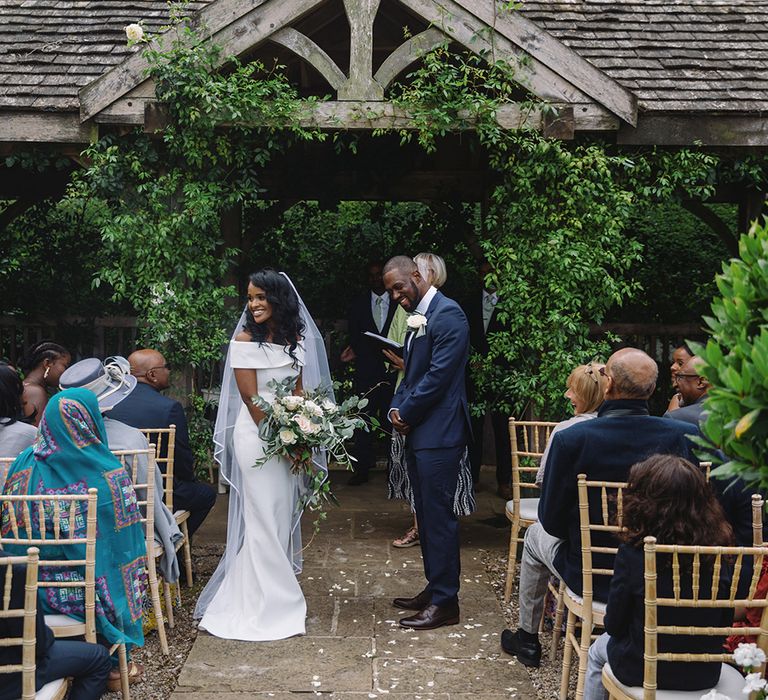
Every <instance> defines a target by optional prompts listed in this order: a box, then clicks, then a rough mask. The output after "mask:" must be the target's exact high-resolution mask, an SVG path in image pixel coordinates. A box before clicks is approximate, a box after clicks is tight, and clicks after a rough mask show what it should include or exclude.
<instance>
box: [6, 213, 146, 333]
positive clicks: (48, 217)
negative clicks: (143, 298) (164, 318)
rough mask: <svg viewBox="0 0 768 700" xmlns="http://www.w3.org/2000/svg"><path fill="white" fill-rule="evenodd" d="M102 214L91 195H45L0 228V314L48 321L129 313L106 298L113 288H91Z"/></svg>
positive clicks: (99, 259) (99, 253)
mask: <svg viewBox="0 0 768 700" xmlns="http://www.w3.org/2000/svg"><path fill="white" fill-rule="evenodd" d="M104 214H105V212H104V209H103V207H101V206H100V203H99V202H95V201H92V200H87V199H66V200H63V201H55V200H45V201H43V202H40V203H39V204H37V205H35V206H34V207H32V208H31V209H29V210H28V211H26V212H25V213H24V214H22V215H21V216H19V217H17V218H15V219H14V220H13V221H12V222H11V223H10V224H9V225H8V226H7V227H6V228H4V229H0V299H2V300H3V303H2V306H3V313H4V314H13V315H18V316H20V317H26V318H30V317H35V316H42V317H44V318H46V317H47V318H49V319H52V320H59V319H60V317H61V316H64V315H66V316H84V317H89V318H90V317H98V316H106V315H109V314H110V313H112V314H115V313H117V314H119V313H125V312H128V313H130V311H131V309H130V307H128V308H126V307H125V305H122V306H121V305H118V304H115V303H113V302H111V301H110V296H111V292H109V291H107V293H106V294H98V295H94V294H93V293H92V291H91V283H90V280H91V277H92V275H94V274H97V273H98V271H99V270H100V269H101V266H102V265H103V264H104V258H103V253H102V246H101V238H100V228H101V226H102V224H103V223H104V220H105V216H104Z"/></svg>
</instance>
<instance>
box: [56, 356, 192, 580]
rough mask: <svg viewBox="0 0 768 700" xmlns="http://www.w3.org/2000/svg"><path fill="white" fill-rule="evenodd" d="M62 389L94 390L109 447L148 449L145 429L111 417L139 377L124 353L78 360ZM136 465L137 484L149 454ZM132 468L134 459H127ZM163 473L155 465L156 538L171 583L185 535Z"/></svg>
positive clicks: (144, 472) (64, 376)
mask: <svg viewBox="0 0 768 700" xmlns="http://www.w3.org/2000/svg"><path fill="white" fill-rule="evenodd" d="M60 381H61V388H62V389H77V388H83V389H88V390H89V391H92V392H93V393H94V394H95V395H96V400H97V401H98V402H99V411H101V415H102V418H103V419H104V428H105V430H106V431H107V445H108V446H109V449H110V451H112V452H117V451H119V450H147V449H149V443H148V442H147V439H146V438H145V437H144V433H142V432H141V431H140V430H137V429H136V428H132V427H131V426H129V425H126V424H125V423H121V422H120V421H116V420H113V419H112V418H110V417H109V415H110V411H111V410H112V409H113V408H114V407H115V406H117V404H119V403H120V402H121V401H123V400H124V399H125V398H126V397H128V396H130V394H131V392H132V391H133V390H134V389H135V388H136V385H137V382H136V378H135V377H132V376H131V374H130V365H129V364H128V360H126V359H125V358H124V357H108V358H107V359H106V360H105V361H104V363H103V364H102V362H101V360H98V359H96V358H95V357H91V358H89V359H87V360H81V361H80V362H76V363H75V364H74V365H72V366H71V367H70V368H69V369H67V371H66V372H64V374H62V375H61V380H60ZM138 459H139V463H138V465H137V468H136V478H137V482H136V483H138V484H145V483H147V469H148V467H149V463H148V461H147V458H146V457H143V456H140V457H139V458H138ZM127 466H128V469H129V470H132V469H133V463H132V462H130V461H128V462H127ZM162 493H163V475H162V474H161V473H160V469H159V468H158V467H157V466H156V467H155V507H154V513H155V540H157V541H158V542H159V543H160V544H162V546H163V551H164V554H163V556H162V557H160V561H159V570H160V574H161V575H162V577H163V578H164V579H165V580H166V581H167V582H168V583H175V582H176V581H178V580H179V563H178V560H177V558H176V544H177V543H178V542H179V541H180V540H181V539H182V537H183V535H182V534H181V530H179V526H178V525H177V524H176V519H175V518H174V517H173V513H171V511H170V510H168V508H167V507H166V505H165V503H164V502H163V498H162Z"/></svg>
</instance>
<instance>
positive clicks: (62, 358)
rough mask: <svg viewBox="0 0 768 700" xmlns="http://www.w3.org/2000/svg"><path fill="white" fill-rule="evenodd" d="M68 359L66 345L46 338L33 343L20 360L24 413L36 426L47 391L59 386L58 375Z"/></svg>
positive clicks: (46, 397) (45, 402) (52, 390)
mask: <svg viewBox="0 0 768 700" xmlns="http://www.w3.org/2000/svg"><path fill="white" fill-rule="evenodd" d="M71 361H72V356H71V355H70V354H69V351H68V350H67V349H66V348H64V347H62V346H61V345H59V344H58V343H51V342H50V341H48V340H44V341H42V342H40V343H38V344H37V345H34V346H32V347H31V348H30V349H29V351H28V352H27V354H26V355H25V356H24V357H23V358H22V359H21V360H20V361H19V369H20V370H21V371H22V372H23V373H24V398H23V400H22V404H23V406H24V415H25V416H27V418H29V420H30V422H31V423H32V424H33V425H34V426H35V427H37V426H38V425H39V424H40V420H41V419H42V417H43V411H44V410H45V405H46V404H47V403H48V396H49V394H51V393H53V392H55V391H56V390H57V389H58V388H59V377H61V373H62V372H63V371H64V370H65V369H66V368H67V367H69V363H70V362H71Z"/></svg>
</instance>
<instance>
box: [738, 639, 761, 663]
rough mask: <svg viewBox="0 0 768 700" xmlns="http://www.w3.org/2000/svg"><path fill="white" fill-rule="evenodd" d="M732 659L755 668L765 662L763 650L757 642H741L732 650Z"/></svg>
mask: <svg viewBox="0 0 768 700" xmlns="http://www.w3.org/2000/svg"><path fill="white" fill-rule="evenodd" d="M733 660H734V661H735V662H736V663H737V664H738V665H739V666H743V667H745V668H756V667H757V666H761V665H762V664H764V663H765V652H764V651H763V650H762V649H760V648H759V647H758V646H757V644H754V643H752V644H745V643H744V642H741V643H740V644H739V646H738V647H736V651H734V652H733Z"/></svg>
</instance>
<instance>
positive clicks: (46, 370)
mask: <svg viewBox="0 0 768 700" xmlns="http://www.w3.org/2000/svg"><path fill="white" fill-rule="evenodd" d="M50 371H51V368H50V367H46V368H45V373H44V374H43V379H48V374H49V372H50Z"/></svg>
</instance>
